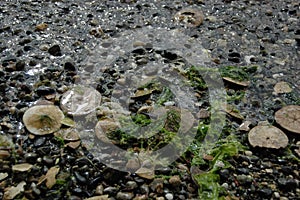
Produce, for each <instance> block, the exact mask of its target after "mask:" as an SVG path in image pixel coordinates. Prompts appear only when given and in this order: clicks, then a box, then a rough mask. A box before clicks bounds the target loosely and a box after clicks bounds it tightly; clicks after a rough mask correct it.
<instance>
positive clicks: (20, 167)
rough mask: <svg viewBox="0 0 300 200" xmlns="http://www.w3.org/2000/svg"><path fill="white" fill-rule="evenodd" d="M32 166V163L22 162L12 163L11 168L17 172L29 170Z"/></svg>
mask: <svg viewBox="0 0 300 200" xmlns="http://www.w3.org/2000/svg"><path fill="white" fill-rule="evenodd" d="M32 167H33V165H31V164H28V163H22V164H17V165H13V166H12V170H13V171H17V172H26V171H29V170H30V169H31V168H32Z"/></svg>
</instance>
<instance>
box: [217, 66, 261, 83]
mask: <svg viewBox="0 0 300 200" xmlns="http://www.w3.org/2000/svg"><path fill="white" fill-rule="evenodd" d="M257 68H258V67H257V66H242V67H237V66H225V67H221V68H220V69H219V72H220V73H221V76H222V77H229V78H232V79H234V80H237V81H248V80H249V79H250V74H252V73H255V72H256V70H257Z"/></svg>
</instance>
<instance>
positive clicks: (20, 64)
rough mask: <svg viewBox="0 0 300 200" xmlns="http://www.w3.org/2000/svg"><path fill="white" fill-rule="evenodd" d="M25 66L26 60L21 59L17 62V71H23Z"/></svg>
mask: <svg viewBox="0 0 300 200" xmlns="http://www.w3.org/2000/svg"><path fill="white" fill-rule="evenodd" d="M24 68H25V62H24V61H23V60H19V61H18V62H17V63H16V71H22V70H24Z"/></svg>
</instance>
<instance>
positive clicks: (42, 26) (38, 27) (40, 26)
mask: <svg viewBox="0 0 300 200" xmlns="http://www.w3.org/2000/svg"><path fill="white" fill-rule="evenodd" d="M47 28H48V24H46V23H41V24H38V25H36V27H35V31H44V30H46V29H47Z"/></svg>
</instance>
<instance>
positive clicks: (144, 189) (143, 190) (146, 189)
mask: <svg viewBox="0 0 300 200" xmlns="http://www.w3.org/2000/svg"><path fill="white" fill-rule="evenodd" d="M140 190H141V193H142V194H148V193H149V186H148V185H147V184H143V185H141V187H140Z"/></svg>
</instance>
